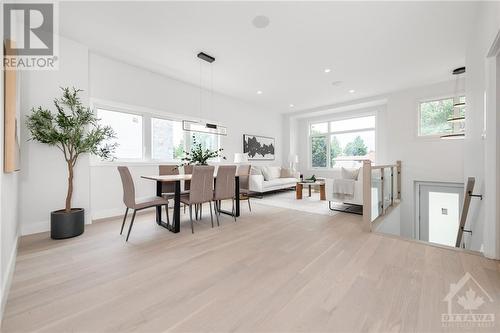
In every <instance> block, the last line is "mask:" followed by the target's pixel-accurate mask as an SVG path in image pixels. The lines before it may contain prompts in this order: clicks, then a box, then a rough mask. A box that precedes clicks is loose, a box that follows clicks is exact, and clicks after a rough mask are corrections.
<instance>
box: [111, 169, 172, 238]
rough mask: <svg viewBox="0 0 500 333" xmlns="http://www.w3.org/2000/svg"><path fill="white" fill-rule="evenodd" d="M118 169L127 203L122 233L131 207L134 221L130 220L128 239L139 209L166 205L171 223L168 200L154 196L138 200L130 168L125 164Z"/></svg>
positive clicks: (124, 199) (124, 198)
mask: <svg viewBox="0 0 500 333" xmlns="http://www.w3.org/2000/svg"><path fill="white" fill-rule="evenodd" d="M118 171H119V172H120V177H121V179H122V185H123V203H124V204H125V207H126V210H125V216H124V217H123V222H122V228H121V230H120V235H121V234H122V233H123V227H124V226H125V220H126V219H127V214H128V210H129V209H133V210H134V213H133V214H132V221H130V226H129V228H128V233H127V241H128V238H129V237H130V231H132V226H133V225H134V220H135V213H136V212H137V211H139V210H143V209H146V208H151V207H157V206H165V210H166V212H167V221H168V222H169V223H170V221H169V219H168V200H167V199H165V198H162V197H154V198H151V199H149V200H145V201H142V202H136V201H135V186H134V180H133V179H132V175H131V174H130V171H129V169H128V168H127V167H124V166H119V167H118Z"/></svg>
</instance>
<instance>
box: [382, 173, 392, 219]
mask: <svg viewBox="0 0 500 333" xmlns="http://www.w3.org/2000/svg"><path fill="white" fill-rule="evenodd" d="M383 170H384V186H383V188H384V193H383V198H384V201H383V202H384V211H385V210H387V208H388V207H389V206H391V205H392V190H393V187H392V178H393V177H392V168H384V169H383Z"/></svg>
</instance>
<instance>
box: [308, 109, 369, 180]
mask: <svg viewBox="0 0 500 333" xmlns="http://www.w3.org/2000/svg"><path fill="white" fill-rule="evenodd" d="M366 117H375V125H374V127H367V128H360V129H352V130H345V131H332V130H331V126H330V123H331V122H335V121H341V120H348V119H356V118H366ZM320 123H327V124H328V126H327V127H328V131H327V132H326V133H319V134H311V125H314V124H320ZM377 125H378V115H377V111H372V112H366V113H357V114H355V115H354V114H351V115H344V116H340V117H334V118H328V119H324V120H315V121H309V122H308V124H307V131H308V136H309V140H308V154H307V155H308V167H309V169H310V170H333V169H334V168H335V167H332V165H331V140H332V136H333V135H336V134H346V133H357V132H368V131H373V132H374V134H375V152H376V151H377ZM314 137H324V138H326V167H313V165H312V138H314Z"/></svg>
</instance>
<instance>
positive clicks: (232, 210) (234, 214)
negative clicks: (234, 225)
mask: <svg viewBox="0 0 500 333" xmlns="http://www.w3.org/2000/svg"><path fill="white" fill-rule="evenodd" d="M231 201H232V202H233V208H232V209H231V213H232V214H233V217H234V222H236V213H235V212H234V198H233V200H231Z"/></svg>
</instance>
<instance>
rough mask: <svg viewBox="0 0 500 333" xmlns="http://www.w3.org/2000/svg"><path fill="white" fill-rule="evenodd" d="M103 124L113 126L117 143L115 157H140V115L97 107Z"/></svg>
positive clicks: (141, 155)
mask: <svg viewBox="0 0 500 333" xmlns="http://www.w3.org/2000/svg"><path fill="white" fill-rule="evenodd" d="M97 116H98V117H99V118H100V119H101V123H102V124H103V125H108V126H111V127H112V128H113V130H114V131H115V134H116V139H115V141H116V142H117V143H118V147H117V148H116V152H115V157H116V158H118V159H142V158H143V152H142V116H139V115H136V114H131V113H124V112H116V111H110V110H104V109H97Z"/></svg>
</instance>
